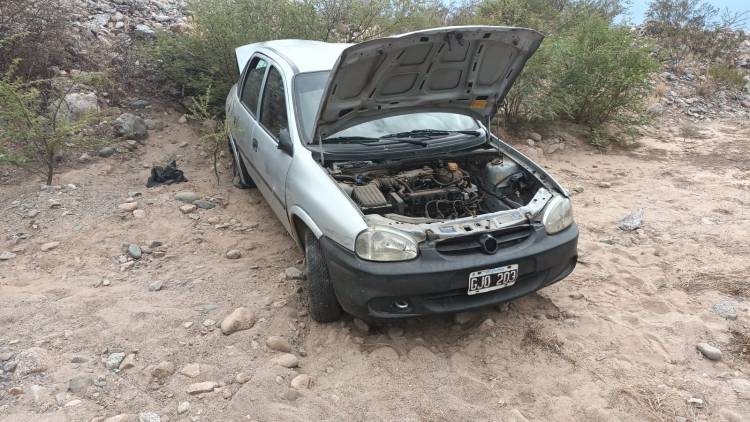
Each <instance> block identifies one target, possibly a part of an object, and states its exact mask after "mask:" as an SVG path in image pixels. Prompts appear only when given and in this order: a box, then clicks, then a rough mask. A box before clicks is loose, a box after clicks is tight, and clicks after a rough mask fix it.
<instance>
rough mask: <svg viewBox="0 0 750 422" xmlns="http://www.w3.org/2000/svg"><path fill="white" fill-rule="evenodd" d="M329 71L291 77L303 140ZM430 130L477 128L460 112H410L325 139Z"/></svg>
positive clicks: (312, 125) (310, 132)
mask: <svg viewBox="0 0 750 422" xmlns="http://www.w3.org/2000/svg"><path fill="white" fill-rule="evenodd" d="M328 74H329V72H328V71H325V72H312V73H301V74H299V75H297V76H296V77H295V79H294V90H295V95H296V97H297V98H296V99H297V113H298V116H299V120H300V123H301V125H302V132H303V136H304V138H305V140H307V141H308V143H309V141H310V139H311V138H312V136H313V130H314V128H315V118H316V116H317V113H318V107H320V100H321V97H322V96H323V90H324V89H325V86H326V82H328ZM425 129H427V130H432V131H452V132H455V131H475V130H478V129H480V127H479V125H477V122H476V121H475V120H474V119H473V118H471V117H469V116H465V115H463V114H456V113H442V112H430V113H411V114H404V115H400V116H391V117H384V118H382V119H376V120H372V121H369V122H365V123H361V124H359V125H356V126H352V127H350V128H347V129H344V130H342V131H340V132H338V133H335V134H333V135H331V136H329V137H328V138H334V137H336V138H341V137H367V138H380V137H384V136H388V135H392V134H396V133H404V132H411V131H421V130H425Z"/></svg>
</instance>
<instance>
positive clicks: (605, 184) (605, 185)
mask: <svg viewBox="0 0 750 422" xmlns="http://www.w3.org/2000/svg"><path fill="white" fill-rule="evenodd" d="M597 186H599V187H600V188H602V189H609V188H611V187H612V184H611V183H609V182H599V183H597Z"/></svg>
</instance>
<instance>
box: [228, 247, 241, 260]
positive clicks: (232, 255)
mask: <svg viewBox="0 0 750 422" xmlns="http://www.w3.org/2000/svg"><path fill="white" fill-rule="evenodd" d="M226 256H227V258H229V259H239V258H240V257H241V256H242V252H240V251H239V250H237V249H230V250H228V251H227V254H226Z"/></svg>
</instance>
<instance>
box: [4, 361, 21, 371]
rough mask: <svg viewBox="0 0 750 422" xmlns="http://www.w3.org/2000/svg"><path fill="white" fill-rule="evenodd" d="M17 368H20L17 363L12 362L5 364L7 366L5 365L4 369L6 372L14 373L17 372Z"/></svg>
mask: <svg viewBox="0 0 750 422" xmlns="http://www.w3.org/2000/svg"><path fill="white" fill-rule="evenodd" d="M17 366H18V364H17V363H16V362H13V361H10V362H5V364H4V365H3V367H2V369H3V371H5V372H13V371H15V370H16V367H17Z"/></svg>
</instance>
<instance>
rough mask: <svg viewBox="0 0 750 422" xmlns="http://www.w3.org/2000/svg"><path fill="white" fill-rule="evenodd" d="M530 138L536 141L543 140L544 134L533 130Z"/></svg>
mask: <svg viewBox="0 0 750 422" xmlns="http://www.w3.org/2000/svg"><path fill="white" fill-rule="evenodd" d="M529 139H531V140H532V141H534V142H542V135H540V134H538V133H536V132H531V133H529Z"/></svg>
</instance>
